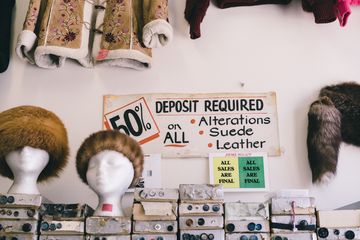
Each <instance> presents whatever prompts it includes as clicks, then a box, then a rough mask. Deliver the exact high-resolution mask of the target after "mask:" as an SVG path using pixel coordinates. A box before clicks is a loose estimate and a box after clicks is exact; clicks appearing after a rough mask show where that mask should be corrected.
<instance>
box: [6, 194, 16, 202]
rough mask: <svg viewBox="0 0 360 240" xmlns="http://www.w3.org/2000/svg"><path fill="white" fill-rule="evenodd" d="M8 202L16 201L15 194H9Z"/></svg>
mask: <svg viewBox="0 0 360 240" xmlns="http://www.w3.org/2000/svg"><path fill="white" fill-rule="evenodd" d="M7 202H8V203H14V202H15V198H14V197H13V196H9V197H8V198H7Z"/></svg>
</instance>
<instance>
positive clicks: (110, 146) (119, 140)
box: [76, 130, 144, 186]
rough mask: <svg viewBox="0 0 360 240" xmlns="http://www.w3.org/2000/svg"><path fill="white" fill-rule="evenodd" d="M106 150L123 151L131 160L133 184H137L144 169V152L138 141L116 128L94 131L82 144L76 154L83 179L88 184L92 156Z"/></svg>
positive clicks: (78, 168) (77, 164) (78, 169)
mask: <svg viewBox="0 0 360 240" xmlns="http://www.w3.org/2000/svg"><path fill="white" fill-rule="evenodd" d="M104 150H112V151H116V152H119V153H122V154H124V156H125V157H127V158H128V159H129V160H130V162H131V163H132V164H133V167H134V172H135V174H134V178H133V181H132V184H131V186H135V185H136V184H137V181H138V180H139V178H140V177H141V174H142V171H143V164H144V155H143V152H142V150H141V147H140V145H139V144H138V142H137V141H135V140H134V139H133V138H131V137H129V136H128V135H126V134H123V133H120V132H119V131H116V130H106V131H99V132H96V133H93V134H91V135H90V136H89V137H88V138H86V139H85V141H84V142H83V143H82V144H81V146H80V148H79V150H78V152H77V155H76V169H77V172H78V174H79V177H80V178H81V180H82V181H83V182H84V183H86V184H87V179H86V172H87V169H88V165H89V161H90V158H91V157H92V156H94V155H96V154H98V153H99V152H102V151H104Z"/></svg>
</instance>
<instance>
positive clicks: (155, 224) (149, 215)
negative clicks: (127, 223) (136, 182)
mask: <svg viewBox="0 0 360 240" xmlns="http://www.w3.org/2000/svg"><path fill="white" fill-rule="evenodd" d="M178 200H179V191H178V190H177V189H162V188H137V189H135V192H134V206H133V220H134V222H133V235H132V239H133V240H176V239H177V232H178V222H177V219H178Z"/></svg>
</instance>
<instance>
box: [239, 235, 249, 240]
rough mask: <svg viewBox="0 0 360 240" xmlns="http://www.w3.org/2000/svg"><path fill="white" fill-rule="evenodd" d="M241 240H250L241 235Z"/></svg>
mask: <svg viewBox="0 0 360 240" xmlns="http://www.w3.org/2000/svg"><path fill="white" fill-rule="evenodd" d="M240 240H248V237H247V236H246V235H241V237H240Z"/></svg>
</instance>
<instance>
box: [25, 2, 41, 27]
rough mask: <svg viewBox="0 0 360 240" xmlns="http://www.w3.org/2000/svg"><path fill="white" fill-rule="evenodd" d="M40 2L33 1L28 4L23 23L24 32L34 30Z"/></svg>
mask: <svg viewBox="0 0 360 240" xmlns="http://www.w3.org/2000/svg"><path fill="white" fill-rule="evenodd" d="M39 5H40V2H39V0H33V1H31V2H30V4H29V9H28V12H27V16H26V20H25V22H24V27H23V28H24V29H25V30H34V29H35V25H36V22H37V18H38V16H39V11H40V9H39V8H40V6H39Z"/></svg>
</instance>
